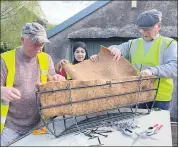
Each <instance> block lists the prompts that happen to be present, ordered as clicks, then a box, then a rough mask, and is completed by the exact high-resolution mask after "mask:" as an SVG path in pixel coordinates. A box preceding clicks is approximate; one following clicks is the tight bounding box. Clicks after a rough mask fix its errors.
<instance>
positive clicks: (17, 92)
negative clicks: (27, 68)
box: [12, 87, 21, 99]
mask: <svg viewBox="0 0 179 148" xmlns="http://www.w3.org/2000/svg"><path fill="white" fill-rule="evenodd" d="M12 92H13V93H14V94H15V95H16V96H18V98H19V99H20V97H21V93H20V91H19V90H18V89H16V88H14V87H12Z"/></svg>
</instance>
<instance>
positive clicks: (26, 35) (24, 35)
mask: <svg viewBox="0 0 179 148" xmlns="http://www.w3.org/2000/svg"><path fill="white" fill-rule="evenodd" d="M22 37H24V38H25V39H32V36H31V35H30V34H29V35H28V34H22Z"/></svg>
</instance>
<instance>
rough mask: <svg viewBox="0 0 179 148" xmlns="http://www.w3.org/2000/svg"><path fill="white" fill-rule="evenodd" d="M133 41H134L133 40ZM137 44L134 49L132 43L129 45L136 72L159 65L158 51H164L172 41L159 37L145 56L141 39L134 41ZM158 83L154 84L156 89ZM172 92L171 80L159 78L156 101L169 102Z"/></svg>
mask: <svg viewBox="0 0 179 148" xmlns="http://www.w3.org/2000/svg"><path fill="white" fill-rule="evenodd" d="M133 41H134V40H133ZM135 41H136V42H137V44H136V45H135V47H134V46H133V45H134V43H133V42H132V43H131V48H130V52H132V53H133V54H132V55H131V59H130V60H131V63H132V65H133V66H134V67H136V68H137V70H138V71H141V70H144V69H147V68H149V67H152V66H159V65H160V51H161V50H164V52H165V50H166V49H167V48H168V46H169V45H170V44H171V42H172V41H174V39H171V38H167V37H163V36H160V37H158V38H157V39H156V40H155V41H154V42H153V43H152V45H151V47H150V49H149V50H148V52H147V53H146V54H144V41H143V39H142V38H139V39H137V40H135ZM157 84H158V81H156V82H155V87H157ZM172 92H173V80H172V79H171V78H160V84H159V89H158V93H157V96H156V100H157V101H170V100H171V97H172Z"/></svg>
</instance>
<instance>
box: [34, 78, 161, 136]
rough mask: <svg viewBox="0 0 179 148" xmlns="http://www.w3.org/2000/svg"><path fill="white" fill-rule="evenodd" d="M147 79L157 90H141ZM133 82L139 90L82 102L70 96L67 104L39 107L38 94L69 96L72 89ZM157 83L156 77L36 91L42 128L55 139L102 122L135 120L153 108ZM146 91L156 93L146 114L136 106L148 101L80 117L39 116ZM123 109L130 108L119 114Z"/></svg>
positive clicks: (96, 125)
mask: <svg viewBox="0 0 179 148" xmlns="http://www.w3.org/2000/svg"><path fill="white" fill-rule="evenodd" d="M149 79H158V85H157V88H150V89H145V90H144V89H143V90H142V80H149ZM135 81H138V82H139V89H138V91H134V92H127V93H121V94H117V95H107V96H102V97H97V98H90V99H89V98H88V99H83V100H79V101H72V98H71V95H70V97H69V102H66V103H63V104H56V105H49V106H45V107H41V104H40V97H39V94H42V93H49V92H52V93H53V92H56V91H64V90H69V91H70V94H71V90H72V89H78V88H89V87H94V86H104V85H109V86H111V85H115V84H119V83H128V82H135ZM159 83H160V79H159V78H157V77H153V78H142V77H141V78H140V80H132V81H131V80H130V81H123V82H115V83H112V82H110V81H107V82H106V83H105V84H100V85H89V86H86V87H70V83H68V85H67V87H66V89H58V90H47V91H37V92H36V101H37V107H38V109H39V114H40V117H41V120H42V122H43V123H44V126H46V127H47V128H48V130H49V132H50V133H51V134H53V135H54V136H55V137H60V136H63V135H67V134H70V133H74V132H83V133H85V132H84V131H85V130H86V129H88V128H94V127H98V126H101V125H102V124H103V123H104V122H107V121H120V120H124V119H128V118H132V117H133V118H135V116H139V115H144V114H149V113H150V112H151V109H152V108H153V106H154V103H155V98H156V96H157V92H158V87H159ZM146 91H155V92H156V93H155V97H154V98H151V100H150V101H154V102H153V105H152V108H151V109H149V108H148V112H146V113H141V112H138V104H140V103H147V102H150V101H144V102H137V104H136V103H135V104H128V105H124V106H118V107H117V108H113V109H108V110H103V111H101V112H92V113H90V114H83V115H80V116H65V115H63V116H62V117H60V118H59V117H53V118H50V119H48V120H44V119H43V115H42V114H41V110H43V109H47V108H53V107H57V106H58V107H59V106H64V105H72V104H74V103H79V102H85V101H89V100H97V99H104V98H106V99H110V98H109V97H113V96H122V95H127V94H135V93H138V95H140V93H141V92H146ZM134 106H136V107H135V108H134ZM123 107H130V108H131V111H129V112H121V110H120V109H122V108H123ZM134 110H135V111H134ZM99 114H100V115H99ZM101 114H102V115H101ZM72 122H74V123H73V124H72ZM50 123H52V124H51V125H52V127H51V128H50V127H49V124H50ZM57 123H61V126H60V127H61V129H62V130H61V131H60V132H57V130H56V126H58V125H56V124H57ZM69 123H71V124H70V125H69ZM62 125H63V126H62ZM89 137H90V136H89Z"/></svg>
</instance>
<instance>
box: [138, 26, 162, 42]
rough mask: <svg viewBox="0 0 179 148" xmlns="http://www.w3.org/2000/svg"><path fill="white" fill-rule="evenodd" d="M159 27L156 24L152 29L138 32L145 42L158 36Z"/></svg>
mask: <svg viewBox="0 0 179 148" xmlns="http://www.w3.org/2000/svg"><path fill="white" fill-rule="evenodd" d="M160 27H161V26H160V24H156V25H155V26H153V27H152V28H145V29H139V32H140V33H141V35H142V38H143V39H144V40H145V41H151V40H152V39H153V38H155V36H156V35H157V34H158V31H159V30H160Z"/></svg>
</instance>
